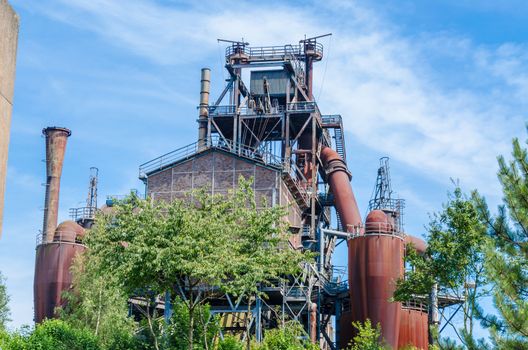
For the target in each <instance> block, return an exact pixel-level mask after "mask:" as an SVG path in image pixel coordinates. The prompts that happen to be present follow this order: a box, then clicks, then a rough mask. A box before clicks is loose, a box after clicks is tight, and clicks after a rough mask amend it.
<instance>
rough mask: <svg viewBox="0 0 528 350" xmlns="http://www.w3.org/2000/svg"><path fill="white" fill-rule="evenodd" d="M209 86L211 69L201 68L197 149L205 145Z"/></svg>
mask: <svg viewBox="0 0 528 350" xmlns="http://www.w3.org/2000/svg"><path fill="white" fill-rule="evenodd" d="M210 86H211V70H210V69H209V68H202V78H201V83H200V108H199V109H200V112H199V113H200V114H199V117H198V149H199V150H200V149H203V148H204V147H205V146H206V140H207V118H208V117H209V91H210Z"/></svg>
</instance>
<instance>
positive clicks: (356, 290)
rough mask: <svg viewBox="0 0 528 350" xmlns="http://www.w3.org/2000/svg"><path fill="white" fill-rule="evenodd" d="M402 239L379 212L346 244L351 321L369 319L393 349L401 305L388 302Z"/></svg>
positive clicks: (399, 265)
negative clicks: (362, 230) (362, 233)
mask: <svg viewBox="0 0 528 350" xmlns="http://www.w3.org/2000/svg"><path fill="white" fill-rule="evenodd" d="M403 254H404V244H403V237H400V236H399V235H395V234H394V226H393V223H392V222H391V220H389V218H388V217H387V215H386V214H385V213H384V212H383V211H381V210H373V211H371V212H370V213H369V215H368V216H367V219H366V220H365V234H364V235H361V236H358V237H356V238H354V239H352V240H350V241H349V242H348V273H349V276H348V278H349V285H350V304H351V311H352V320H353V321H360V322H364V321H366V320H367V319H369V320H370V321H371V323H372V325H373V326H374V327H375V326H376V325H377V324H378V323H379V324H380V326H381V334H382V337H383V339H384V340H385V342H386V343H387V344H388V345H390V346H391V348H394V349H396V348H397V346H398V335H399V330H400V313H401V304H400V303H397V302H390V299H391V298H392V296H393V292H394V290H395V287H396V281H397V280H398V279H399V278H401V277H402V276H403Z"/></svg>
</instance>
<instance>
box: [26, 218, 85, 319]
mask: <svg viewBox="0 0 528 350" xmlns="http://www.w3.org/2000/svg"><path fill="white" fill-rule="evenodd" d="M83 236H84V229H83V228H82V227H81V226H80V225H78V224H77V223H75V222H73V221H65V222H63V223H61V224H60V225H59V226H58V227H57V229H56V230H55V234H54V236H53V241H51V242H49V243H46V242H44V243H43V244H40V245H39V246H37V254H36V259H35V281H34V285H33V292H34V299H35V300H34V302H35V303H34V306H35V322H37V323H40V322H42V321H43V320H44V319H46V318H53V317H55V308H56V307H58V306H61V305H63V300H62V292H63V291H65V290H68V289H69V288H70V286H71V284H72V274H71V271H70V268H71V266H72V264H73V259H74V258H75V256H76V255H77V254H80V253H82V252H83V251H84V250H85V246H84V245H82V244H80V243H79V241H80V239H82V237H83Z"/></svg>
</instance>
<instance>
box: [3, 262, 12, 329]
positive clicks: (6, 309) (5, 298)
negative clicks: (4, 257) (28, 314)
mask: <svg viewBox="0 0 528 350" xmlns="http://www.w3.org/2000/svg"><path fill="white" fill-rule="evenodd" d="M9 316H10V310H9V295H8V294H7V288H6V285H5V279H4V276H2V273H1V272H0V329H4V328H5V325H6V323H7V322H9V321H11V319H10V318H9Z"/></svg>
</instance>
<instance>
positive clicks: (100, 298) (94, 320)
mask: <svg viewBox="0 0 528 350" xmlns="http://www.w3.org/2000/svg"><path fill="white" fill-rule="evenodd" d="M100 264H101V259H100V258H99V257H98V256H97V253H95V252H93V251H92V250H90V249H89V250H87V251H85V252H84V254H82V255H78V256H77V257H76V258H75V261H74V264H73V266H72V273H73V283H72V286H73V288H72V289H71V290H69V291H66V292H65V293H64V294H63V296H64V298H65V299H66V305H65V306H64V307H63V308H62V309H61V310H58V311H59V312H58V314H59V316H60V318H61V319H62V320H64V321H66V322H67V323H68V324H70V325H71V326H72V327H75V328H78V329H86V330H89V331H91V332H92V333H93V335H94V336H96V337H97V338H98V339H99V340H100V343H101V345H102V346H103V347H104V348H105V349H113V350H120V349H123V350H126V349H131V348H133V347H134V346H135V345H134V344H135V342H136V341H135V339H134V333H135V331H136V329H137V326H136V323H135V322H134V320H133V319H132V318H130V317H128V307H127V300H128V296H127V295H126V293H125V292H124V290H123V288H121V287H120V285H119V283H118V281H117V278H116V276H115V275H113V274H109V273H105V274H101V273H100V272H101V270H102V268H101V266H100Z"/></svg>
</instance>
